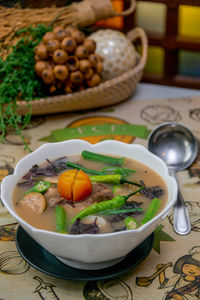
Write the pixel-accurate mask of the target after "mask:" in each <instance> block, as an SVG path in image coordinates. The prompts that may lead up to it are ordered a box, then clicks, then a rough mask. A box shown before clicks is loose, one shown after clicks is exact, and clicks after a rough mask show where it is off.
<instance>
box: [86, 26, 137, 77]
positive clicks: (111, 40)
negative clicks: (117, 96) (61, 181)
mask: <svg viewBox="0 0 200 300" xmlns="http://www.w3.org/2000/svg"><path fill="white" fill-rule="evenodd" d="M90 38H91V39H93V40H95V41H96V44H97V47H96V53H97V54H99V55H101V56H102V57H103V58H104V62H103V72H102V77H103V80H108V79H111V78H114V77H116V76H118V75H120V74H122V73H124V72H125V71H127V70H129V69H131V68H132V67H133V66H135V64H136V63H137V52H136V50H135V47H134V46H133V44H132V42H131V41H130V40H129V39H128V38H127V37H126V36H125V35H124V34H123V33H121V32H119V31H117V30H112V29H100V30H98V31H96V32H94V33H92V34H91V35H90Z"/></svg>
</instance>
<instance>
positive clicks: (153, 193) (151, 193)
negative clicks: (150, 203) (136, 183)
mask: <svg viewBox="0 0 200 300" xmlns="http://www.w3.org/2000/svg"><path fill="white" fill-rule="evenodd" d="M140 193H141V194H142V195H144V196H145V197H147V198H149V199H151V200H152V199H154V198H159V197H160V196H162V195H163V193H164V190H163V189H162V188H161V187H159V186H157V185H156V186H152V187H145V188H144V189H143V190H142V191H141V192H140Z"/></svg>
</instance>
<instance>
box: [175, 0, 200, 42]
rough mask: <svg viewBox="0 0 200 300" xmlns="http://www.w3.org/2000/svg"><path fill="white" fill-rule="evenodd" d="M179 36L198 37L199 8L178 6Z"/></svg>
mask: <svg viewBox="0 0 200 300" xmlns="http://www.w3.org/2000/svg"><path fill="white" fill-rule="evenodd" d="M178 32H179V35H180V36H190V37H200V7H199V6H186V5H180V7H179V30H178Z"/></svg>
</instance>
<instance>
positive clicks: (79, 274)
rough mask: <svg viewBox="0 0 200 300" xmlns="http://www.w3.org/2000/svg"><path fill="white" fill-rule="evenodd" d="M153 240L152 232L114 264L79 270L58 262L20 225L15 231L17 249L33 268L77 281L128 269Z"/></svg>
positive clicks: (104, 277)
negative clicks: (107, 266)
mask: <svg viewBox="0 0 200 300" xmlns="http://www.w3.org/2000/svg"><path fill="white" fill-rule="evenodd" d="M153 241H154V233H152V234H151V235H150V236H149V237H148V238H147V239H146V240H144V241H143V242H142V243H141V244H140V245H139V246H137V247H136V248H135V249H133V250H132V251H131V252H130V253H129V254H127V256H126V257H125V258H124V259H123V260H121V261H120V262H119V263H117V264H115V265H114V266H111V267H109V268H105V269H101V270H81V269H76V268H72V267H69V266H67V265H65V264H63V263H62V262H60V261H59V260H58V259H57V258H56V257H55V256H54V255H53V254H51V253H49V252H48V251H47V250H45V249H44V248H43V247H42V246H40V245H39V244H38V243H37V242H35V241H34V240H33V239H32V238H31V237H30V235H29V234H28V233H27V232H26V231H25V230H24V229H23V228H22V227H21V226H19V227H18V229H17V233H16V247H17V250H18V251H19V253H20V255H21V256H22V257H23V258H24V259H25V260H26V261H27V262H28V263H29V264H30V265H31V266H32V267H33V268H35V269H37V270H39V271H40V272H43V273H45V274H47V275H50V276H54V277H58V278H62V279H68V280H79V281H92V280H102V279H109V278H112V277H115V276H119V275H122V274H124V273H126V272H128V271H130V270H131V269H133V268H134V267H136V266H137V265H138V264H140V263H141V262H142V261H143V260H144V259H145V258H146V257H147V256H148V254H149V253H150V252H151V249H152V247H153Z"/></svg>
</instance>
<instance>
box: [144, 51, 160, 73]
mask: <svg viewBox="0 0 200 300" xmlns="http://www.w3.org/2000/svg"><path fill="white" fill-rule="evenodd" d="M163 62H164V50H163V49H162V48H160V47H155V46H149V47H148V55H147V64H146V66H145V72H146V73H154V74H158V75H162V74H163Z"/></svg>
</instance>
